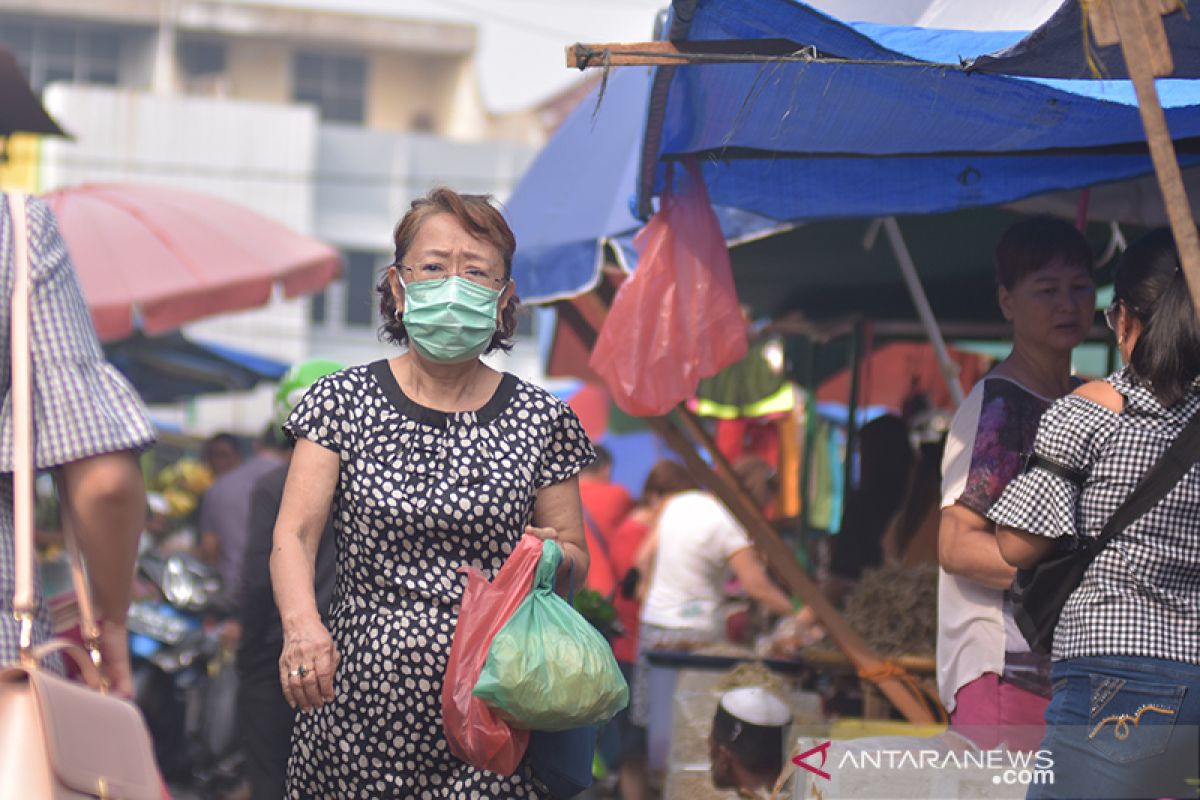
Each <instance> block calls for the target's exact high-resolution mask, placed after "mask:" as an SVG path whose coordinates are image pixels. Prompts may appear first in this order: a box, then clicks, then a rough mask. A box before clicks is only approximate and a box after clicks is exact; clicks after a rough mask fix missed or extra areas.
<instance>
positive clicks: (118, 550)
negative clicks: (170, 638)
mask: <svg viewBox="0 0 1200 800" xmlns="http://www.w3.org/2000/svg"><path fill="white" fill-rule="evenodd" d="M62 482H63V488H64V490H65V498H64V499H65V501H66V507H65V508H64V512H65V513H68V514H70V520H71V529H72V531H73V533H74V535H75V539H76V541H77V542H79V551H80V553H82V554H83V558H84V561H85V562H86V564H87V572H88V580H89V582H90V584H91V588H92V600H93V602H94V603H95V606H96V613H97V615H98V616H100V617H103V618H104V619H106V620H108V621H110V622H113V623H116V624H118V625H124V624H125V614H126V612H127V611H128V610H129V602H130V597H131V592H132V589H133V571H134V567H135V563H136V561H137V547H138V539H139V537H140V536H141V534H142V528H143V527H145V524H146V488H145V484H144V483H143V482H142V473H141V470H140V469H139V468H138V462H137V457H136V456H134V454H133V453H130V452H120V453H106V454H103V455H98V456H92V457H91V458H85V459H83V460H81V461H72V462H70V463H68V464H64V465H63V467H62Z"/></svg>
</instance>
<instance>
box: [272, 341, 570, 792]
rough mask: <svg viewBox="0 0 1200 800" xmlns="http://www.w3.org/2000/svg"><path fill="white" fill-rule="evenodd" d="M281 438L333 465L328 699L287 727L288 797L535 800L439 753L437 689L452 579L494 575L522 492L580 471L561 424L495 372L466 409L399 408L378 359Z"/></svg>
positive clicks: (313, 396)
mask: <svg viewBox="0 0 1200 800" xmlns="http://www.w3.org/2000/svg"><path fill="white" fill-rule="evenodd" d="M285 429H286V430H287V431H288V433H289V434H290V435H292V436H295V437H303V438H306V439H309V440H311V441H313V442H315V443H316V444H319V445H321V446H322V447H326V448H328V449H330V450H333V451H334V452H336V453H338V455H339V456H340V457H341V470H340V474H339V478H338V484H337V488H336V490H335V497H334V503H333V510H332V514H333V529H334V534H335V537H336V544H337V589H336V594H335V599H334V603H333V608H332V609H331V612H330V633H331V634H332V636H333V639H334V642H335V643H336V645H337V648H338V651H339V653H340V654H341V664H340V665H339V667H338V670H337V674H336V675H335V677H334V693H335V698H334V700H333V701H332V702H330V703H327V704H326V705H324V706H322V707H321V708H319V709H317V710H316V711H313V712H310V713H305V714H300V715H299V716H298V717H297V722H296V727H295V730H294V732H293V736H292V755H291V759H290V761H289V764H288V796H289V797H291V798H305V799H306V800H309V799H311V798H366V797H370V798H455V799H456V800H457V799H458V798H493V797H495V798H506V800H507V799H509V798H537V797H542V796H544V792H542V791H541V790H540V787H539V785H538V784H537V783H536V782H535V781H534V780H533V779H531V778H530V777H529V773H528V770H527V768H526V767H525V766H524V765H522V767H521V768H520V769H518V771H517V773H516V774H514V775H512V776H507V777H506V776H502V775H498V774H496V773H492V772H485V771H482V770H479V769H476V768H474V767H472V766H471V765H469V764H467V763H465V762H463V761H460V760H459V759H458V758H456V757H455V756H454V755H453V754H451V752H450V750H449V747H448V745H447V743H446V738H445V734H444V732H443V729H442V706H441V695H442V677H443V675H444V674H445V670H446V661H447V657H448V656H449V652H450V643H451V640H452V638H453V636H454V627H455V624H456V622H457V620H458V610H459V605H458V604H459V601H460V600H461V597H462V590H463V586H464V576H463V575H462V574H461V573H460V572H459V569H460V568H461V567H465V566H473V567H476V568H478V569H480V570H482V571H483V572H484V573H485V574H489V575H494V574H495V573H496V572H497V571H498V570H499V569H500V566H501V565H502V564H503V563H504V561H505V559H506V558H507V557H508V555H509V553H511V552H512V550H513V548H514V547H515V546H516V544H517V541H518V540H519V539H520V537H521V535H522V534H523V532H524V529H525V526H526V525H528V524H529V523H530V521H531V519H532V515H533V505H534V499H535V497H536V494H537V491H538V490H539V489H541V488H544V487H546V486H550V485H552V484H555V483H559V482H561V481H564V480H567V479H568V478H570V477H572V476H574V475H575V474H577V473H578V472H579V471H580V470H581V469H583V468H584V467H585V466H587V465H588V464H589V463H591V461H592V460H593V458H594V453H593V450H592V446H591V444H590V443H589V441H588V439H587V436H586V435H585V434H584V432H583V428H582V426H581V425H580V424H579V420H578V419H577V418H576V417H575V415H574V413H573V412H572V411H571V410H570V408H568V407H567V406H566V405H565V404H564V403H562V402H561V401H560V400H558V399H556V398H555V397H553V396H552V395H550V394H548V393H547V392H545V391H544V390H542V389H539V388H537V387H535V386H532V385H530V384H528V383H525V382H524V381H521V380H519V379H517V378H516V377H514V376H513V375H509V374H505V375H504V376H503V378H502V380H501V382H500V385H499V387H498V388H497V390H496V392H495V394H494V395H493V397H492V398H491V400H489V401H488V403H487V404H486V405H484V406H483V408H481V409H479V410H478V411H473V412H463V413H445V412H440V411H435V410H433V409H429V408H426V407H424V406H421V405H418V404H417V403H415V402H413V401H412V400H411V399H409V398H408V397H407V396H405V394H404V392H403V391H402V390H401V388H400V386H399V384H398V383H397V382H396V379H395V377H394V376H393V375H392V371H391V368H390V366H389V365H388V362H386V361H378V362H375V363H373V364H369V365H364V366H358V367H351V368H349V369H346V370H343V371H341V372H338V373H334V374H333V375H329V376H326V377H325V378H322V379H321V380H319V381H318V382H317V383H315V384H314V385H313V386H312V387H311V389H310V390H309V391H308V393H307V395H306V396H305V398H304V399H303V401H302V402H301V403H300V405H299V406H298V407H297V408H296V410H295V411H294V412H293V414H292V416H291V417H290V418H289V419H288V421H287V424H286V425H285Z"/></svg>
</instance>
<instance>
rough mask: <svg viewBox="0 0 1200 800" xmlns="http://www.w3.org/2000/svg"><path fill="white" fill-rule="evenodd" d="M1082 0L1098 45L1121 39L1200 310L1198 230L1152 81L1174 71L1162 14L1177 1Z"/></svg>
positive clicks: (1182, 260)
mask: <svg viewBox="0 0 1200 800" xmlns="http://www.w3.org/2000/svg"><path fill="white" fill-rule="evenodd" d="M1083 5H1084V8H1085V9H1086V10H1087V14H1088V21H1089V23H1090V24H1091V27H1092V30H1093V31H1094V32H1095V36H1096V44H1098V45H1100V46H1102V47H1104V46H1111V45H1114V44H1117V43H1118V42H1119V43H1120V45H1121V54H1122V55H1123V56H1124V58H1125V68H1126V70H1127V71H1128V73H1129V77H1130V78H1131V79H1132V81H1133V88H1134V91H1135V92H1136V93H1137V99H1138V109H1139V110H1140V111H1141V115H1142V125H1143V126H1144V127H1145V129H1146V142H1147V143H1148V144H1149V146H1150V158H1151V160H1152V161H1153V162H1154V171H1155V174H1156V175H1157V176H1158V185H1159V188H1160V189H1161V190H1162V194H1163V203H1164V204H1165V205H1166V209H1167V219H1169V220H1170V222H1171V232H1172V234H1174V236H1175V246H1176V247H1178V248H1179V260H1180V263H1181V264H1182V265H1183V275H1184V278H1185V279H1186V280H1187V285H1188V291H1189V293H1190V294H1191V297H1192V305H1193V306H1194V307H1195V308H1196V311H1197V313H1200V235H1197V233H1196V222H1195V218H1194V217H1193V216H1192V209H1191V206H1190V204H1189V203H1188V197H1187V191H1186V190H1185V189H1184V186H1183V175H1182V173H1181V172H1180V171H1179V161H1178V159H1177V158H1176V156H1175V145H1174V144H1173V143H1172V141H1171V133H1170V131H1169V130H1168V129H1167V118H1166V115H1165V114H1163V110H1162V105H1161V104H1160V103H1159V100H1158V89H1157V88H1155V85H1154V79H1155V77H1162V76H1166V75H1170V74H1171V73H1172V72H1174V71H1175V66H1174V62H1173V61H1172V59H1171V47H1170V44H1169V42H1168V41H1167V34H1166V30H1165V29H1164V28H1163V21H1162V14H1163V13H1171V12H1176V11H1178V9H1179V6H1178V3H1177V2H1176V0H1122V1H1121V2H1113V0H1091V2H1088V3H1084V4H1083ZM1193 13H1194V12H1193Z"/></svg>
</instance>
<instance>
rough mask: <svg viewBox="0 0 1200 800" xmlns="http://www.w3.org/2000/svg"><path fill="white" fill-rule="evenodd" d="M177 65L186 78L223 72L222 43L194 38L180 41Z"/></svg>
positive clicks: (213, 75) (223, 49)
mask: <svg viewBox="0 0 1200 800" xmlns="http://www.w3.org/2000/svg"><path fill="white" fill-rule="evenodd" d="M179 67H180V69H182V70H183V74H184V75H185V76H186V77H187V78H213V77H217V76H219V75H223V74H225V45H224V43H223V42H213V41H204V40H196V39H188V40H185V41H182V42H180V43H179Z"/></svg>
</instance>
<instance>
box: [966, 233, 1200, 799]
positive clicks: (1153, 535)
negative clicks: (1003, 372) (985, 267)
mask: <svg viewBox="0 0 1200 800" xmlns="http://www.w3.org/2000/svg"><path fill="white" fill-rule="evenodd" d="M1105 316H1106V318H1107V319H1108V322H1109V325H1110V327H1112V328H1113V330H1114V331H1115V332H1116V335H1117V344H1118V347H1119V348H1120V350H1121V356H1122V358H1123V359H1124V360H1125V363H1126V364H1127V365H1128V366H1126V367H1125V368H1124V369H1122V370H1120V371H1119V372H1117V373H1115V374H1113V375H1112V376H1110V377H1109V378H1108V379H1107V380H1105V381H1096V382H1093V383H1089V384H1086V385H1084V386H1081V387H1080V388H1079V389H1077V390H1076V391H1075V392H1074V393H1073V394H1071V395H1068V396H1067V397H1065V398H1063V399H1061V400H1059V401H1058V402H1057V403H1055V404H1054V405H1053V406H1052V407H1051V408H1050V410H1049V411H1047V412H1046V414H1045V416H1044V417H1042V421H1041V425H1040V427H1039V429H1038V435H1037V439H1036V442H1035V444H1034V451H1035V452H1036V453H1037V454H1038V455H1039V456H1041V457H1043V458H1045V459H1049V460H1051V461H1056V462H1058V463H1060V464H1063V465H1064V466H1066V467H1068V468H1070V469H1074V470H1077V471H1078V472H1080V473H1082V474H1083V475H1085V476H1086V477H1085V478H1084V479H1083V481H1082V482H1081V483H1080V484H1078V485H1077V484H1076V483H1074V482H1072V481H1071V480H1069V479H1068V478H1066V477H1063V476H1061V475H1058V474H1053V473H1051V472H1049V471H1047V470H1045V469H1040V468H1036V467H1035V468H1034V469H1031V470H1029V471H1028V472H1026V473H1025V474H1024V475H1022V476H1020V477H1019V478H1017V479H1016V480H1014V481H1013V482H1012V483H1010V484H1009V485H1008V488H1007V489H1006V490H1005V492H1004V494H1003V495H1002V496H1001V498H1000V500H999V501H998V502H997V503H996V505H995V506H993V507H992V509H991V511H990V512H989V514H988V516H989V517H990V518H991V520H992V521H993V522H995V523H996V525H997V526H999V527H998V533H997V536H998V538H999V544H1000V551H1001V554H1002V555H1003V556H1004V558H1005V559H1006V560H1007V561H1008V562H1009V563H1011V564H1013V565H1014V566H1017V567H1022V568H1028V567H1032V566H1034V565H1036V564H1037V563H1038V562H1039V561H1041V560H1042V559H1043V558H1045V557H1046V556H1047V555H1048V554H1049V553H1050V552H1051V551H1052V550H1053V549H1054V548H1055V547H1056V546H1057V545H1058V544H1059V540H1060V539H1061V538H1062V537H1064V536H1092V537H1095V536H1099V534H1100V531H1101V529H1102V528H1103V527H1104V524H1105V523H1106V522H1107V521H1108V519H1109V518H1110V517H1111V516H1112V514H1113V513H1114V512H1115V511H1116V510H1117V508H1118V507H1119V506H1120V505H1121V503H1122V502H1123V501H1124V500H1125V498H1126V497H1127V496H1128V495H1129V493H1130V492H1131V491H1132V490H1133V488H1134V486H1136V485H1137V483H1138V481H1139V480H1140V479H1141V478H1142V476H1143V475H1144V474H1145V473H1146V472H1147V471H1148V470H1149V469H1150V468H1151V467H1152V466H1153V465H1154V463H1155V462H1156V461H1158V459H1159V458H1160V457H1161V456H1162V454H1163V453H1164V452H1165V451H1166V449H1167V447H1168V446H1169V445H1170V443H1171V442H1172V440H1174V438H1175V437H1176V436H1178V435H1179V433H1180V431H1181V430H1182V429H1183V427H1184V426H1185V425H1186V424H1187V423H1188V421H1189V420H1190V419H1191V418H1192V416H1193V415H1195V414H1196V413H1197V410H1198V409H1200V323H1198V322H1197V317H1196V312H1195V309H1194V308H1193V307H1192V303H1191V301H1190V299H1189V296H1188V288H1187V285H1186V283H1185V281H1184V277H1183V273H1182V271H1181V269H1180V267H1179V258H1178V255H1177V253H1176V250H1175V245H1174V242H1173V240H1172V238H1171V234H1170V232H1169V231H1167V230H1165V229H1164V230H1160V231H1156V232H1154V233H1151V234H1149V235H1148V236H1146V237H1145V238H1143V239H1142V240H1141V241H1139V242H1137V243H1136V244H1134V245H1133V246H1132V247H1131V248H1130V249H1129V250H1128V251H1127V252H1126V253H1125V256H1124V258H1123V259H1122V260H1121V264H1120V266H1119V267H1118V270H1117V274H1116V277H1115V299H1114V300H1113V304H1112V306H1110V307H1109V309H1108V310H1107V311H1106V313H1105ZM1053 658H1054V665H1053V669H1052V673H1051V681H1052V686H1053V697H1052V699H1051V701H1050V704H1049V706H1048V707H1047V709H1046V725H1047V732H1046V738H1045V740H1044V741H1043V743H1042V748H1043V749H1044V750H1049V751H1050V755H1051V757H1052V758H1053V760H1054V778H1055V779H1054V784H1053V785H1052V786H1035V787H1034V788H1033V790H1032V791H1031V792H1030V795H1029V796H1030V797H1035V796H1036V797H1059V796H1067V797H1163V796H1170V797H1179V796H1194V793H1195V788H1194V787H1189V786H1188V784H1187V779H1189V778H1191V779H1195V778H1196V777H1198V776H1200V768H1198V762H1200V742H1198V735H1197V731H1198V730H1200V727H1198V726H1200V467H1196V466H1194V467H1192V469H1191V470H1190V471H1189V472H1188V473H1187V474H1185V475H1184V477H1183V479H1182V480H1181V481H1180V482H1179V483H1178V484H1177V485H1176V486H1175V488H1174V489H1172V490H1171V492H1170V493H1168V494H1167V496H1166V497H1165V498H1164V499H1163V500H1162V501H1160V502H1159V503H1158V505H1156V506H1155V507H1154V508H1153V509H1151V510H1150V511H1149V512H1147V513H1146V514H1145V515H1144V516H1142V517H1141V518H1140V519H1138V520H1137V521H1136V522H1134V523H1133V524H1132V525H1130V526H1128V527H1127V528H1125V529H1124V530H1123V531H1122V532H1121V533H1119V534H1117V535H1116V536H1115V537H1114V538H1113V539H1112V541H1110V542H1109V544H1108V546H1107V547H1106V548H1105V549H1104V550H1102V551H1101V552H1100V553H1099V555H1098V556H1097V557H1096V559H1095V561H1093V562H1092V565H1091V567H1090V568H1089V569H1088V571H1087V573H1086V574H1085V575H1084V577H1083V580H1082V582H1081V583H1080V585H1079V587H1078V588H1077V589H1076V590H1075V591H1074V592H1073V593H1072V594H1071V596H1070V598H1069V599H1068V600H1067V603H1066V605H1065V607H1064V608H1063V612H1062V617H1061V618H1060V619H1059V623H1058V627H1057V628H1056V629H1055V633H1054V646H1053Z"/></svg>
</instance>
